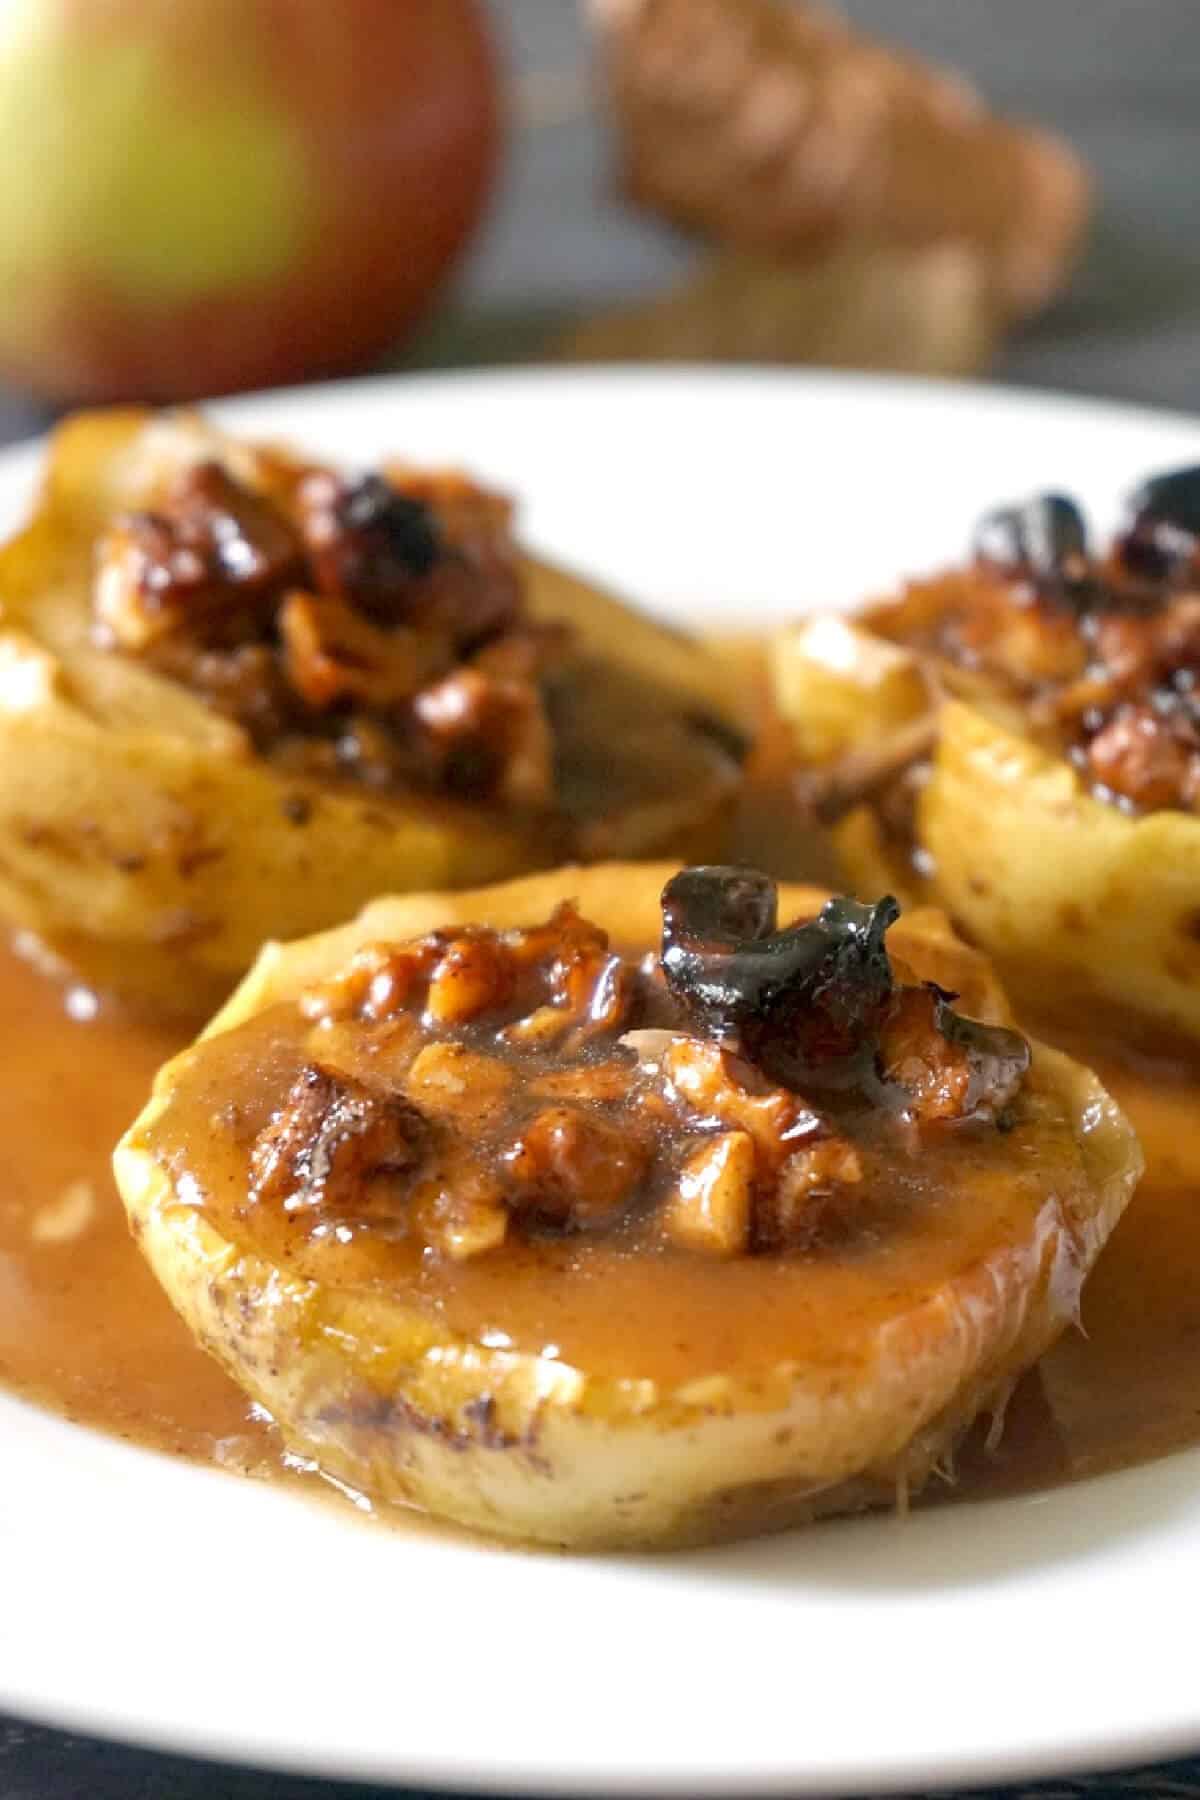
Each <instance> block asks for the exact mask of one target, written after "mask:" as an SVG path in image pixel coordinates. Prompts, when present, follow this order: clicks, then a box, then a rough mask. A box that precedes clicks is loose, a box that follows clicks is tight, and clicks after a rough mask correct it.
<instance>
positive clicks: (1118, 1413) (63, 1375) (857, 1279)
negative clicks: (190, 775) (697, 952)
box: [0, 953, 1200, 1498]
mask: <svg viewBox="0 0 1200 1800" xmlns="http://www.w3.org/2000/svg"><path fill="white" fill-rule="evenodd" d="M0 995H2V998H3V1005H4V1013H5V1018H6V1020H7V1022H8V1031H9V1037H8V1042H9V1044H10V1046H12V1049H11V1051H10V1056H9V1058H8V1066H7V1068H6V1080H5V1083H4V1085H3V1089H2V1090H0V1130H2V1134H3V1137H2V1141H3V1143H4V1145H5V1155H4V1158H3V1160H2V1162H0V1378H2V1379H3V1381H4V1383H5V1385H7V1386H8V1387H9V1388H10V1389H14V1390H16V1391H17V1392H18V1393H21V1394H24V1395H26V1396H28V1397H30V1398H33V1399H36V1400H38V1401H40V1402H41V1403H42V1404H44V1405H47V1406H49V1407H51V1408H53V1409H55V1410H57V1411H60V1412H62V1413H63V1414H65V1415H66V1416H67V1417H69V1418H71V1419H74V1420H77V1421H79V1422H80V1423H83V1424H89V1425H93V1426H97V1427H99V1428H101V1429H103V1430H106V1431H110V1432H113V1433H115V1434H117V1435H120V1436H124V1437H127V1438H131V1439H133V1440H135V1441H137V1442H140V1443H143V1444H147V1445H150V1446H153V1447H154V1448H157V1449H160V1450H166V1451H169V1452H172V1453H176V1454H181V1455H184V1456H188V1457H191V1458H194V1459H196V1460H200V1461H204V1462H213V1463H217V1464H220V1465H222V1466H225V1467H233V1468H238V1469H242V1470H245V1471H249V1472H254V1473H263V1472H268V1471H271V1470H274V1471H277V1472H280V1473H281V1472H282V1470H283V1462H282V1457H281V1455H280V1451H279V1446H278V1443H277V1441H276V1440H275V1438H274V1435H273V1433H272V1432H271V1430H270V1428H269V1427H268V1426H267V1425H265V1424H264V1423H262V1422H261V1421H257V1420H255V1419H253V1418H252V1417H251V1416H250V1413H249V1410H248V1407H247V1403H246V1400H245V1398H244V1397H243V1396H242V1395H241V1393H240V1392H239V1391H238V1390H237V1389H236V1388H235V1387H234V1386H233V1384H232V1383H231V1382H229V1381H228V1380H227V1378H226V1377H225V1376H224V1375H222V1374H221V1372H220V1371H219V1370H218V1369H217V1368H216V1366H215V1365H214V1364H213V1363H212V1362H210V1360H209V1359H208V1358H207V1357H206V1356H205V1355H204V1354H203V1353H202V1352H201V1351H199V1350H198V1349H196V1348H195V1346H194V1345H193V1344H192V1342H191V1341H190V1339H189V1337H188V1335H187V1333H186V1331H185V1330H184V1328H183V1326H182V1325H181V1324H180V1323H179V1322H178V1321H177V1319H176V1318H175V1315H174V1313H173V1312H172V1311H171V1308H170V1306H169V1305H168V1303H167V1301H166V1300H165V1298H164V1297H163V1295H162V1294H161V1292H160V1291H159V1289H158V1287H157V1286H156V1284H155V1283H154V1281H153V1279H152V1278H151V1276H150V1275H149V1273H148V1272H147V1270H146V1269H145V1267H144V1266H143V1263H142V1261H141V1258H140V1256H139V1254H138V1251H137V1249H136V1247H135V1245H134V1244H133V1243H132V1241H131V1240H130V1238H129V1235H128V1231H127V1228H126V1225H125V1221H124V1216H123V1214H122V1211H121V1208H120V1204H119V1202H118V1199H117V1196H116V1192H115V1189H114V1186H113V1183H112V1178H111V1175H110V1173H109V1168H108V1150H109V1146H110V1145H111V1144H112V1143H113V1142H114V1141H115V1139H116V1137H117V1136H118V1134H119V1132H120V1131H121V1130H122V1129H123V1128H124V1126H125V1125H127V1124H128V1122H129V1119H130V1118H131V1117H132V1116H133V1114H134V1113H135V1112H136V1111H137V1109H138V1107H139V1106H140V1105H141V1103H142V1101H143V1100H144V1097H145V1094H146V1092H147V1090H148V1087H149V1084H150V1080H151V1076H152V1074H153V1071H154V1069H155V1068H156V1067H157V1066H158V1065H159V1063H161V1062H162V1061H163V1060H164V1059H165V1058H166V1057H167V1056H168V1055H169V1054H171V1053H172V1052H173V1051H174V1050H176V1049H177V1048H178V1047H179V1043H180V1040H181V1039H182V1038H184V1037H186V1036H190V1035H191V1033H190V1032H188V1031H187V1030H180V1031H176V1032H174V1033H173V1032H171V1031H170V1030H167V1029H164V1028H161V1027H159V1028H150V1027H147V1026H146V1025H144V1024H139V1023H136V1022H134V1021H131V1020H122V1019H119V1018H116V1017H112V1016H106V1015H105V1014H103V1013H101V1014H100V1015H99V1016H97V1017H95V1018H93V1019H90V1020H89V1019H86V1018H85V1019H75V1018H72V1017H71V1016H70V1013H69V1011H68V1009H67V1007H66V1005H65V1004H64V996H63V994H62V992H61V991H60V990H59V989H57V988H56V987H55V986H54V985H53V984H52V983H51V982H50V981H48V980H47V979H46V978H45V977H44V976H42V975H40V974H38V973H36V972H35V971H34V970H32V969H30V968H28V967H27V966H26V965H25V964H24V963H22V962H21V961H19V960H18V959H17V958H15V957H13V956H11V955H8V954H7V953H6V954H4V956H3V957H0ZM84 1010H86V1008H85V1009H84ZM1055 1035H1056V1036H1058V1037H1060V1038H1065V1039H1069V1037H1070V1034H1069V1033H1066V1032H1058V1033H1056V1034H1055ZM1065 1047H1066V1048H1068V1049H1070V1050H1071V1051H1072V1052H1073V1053H1074V1054H1077V1055H1078V1054H1080V1053H1081V1052H1084V1051H1086V1052H1087V1054H1088V1060H1090V1061H1091V1062H1092V1063H1093V1065H1095V1066H1096V1067H1097V1068H1098V1072H1099V1073H1100V1075H1101V1077H1102V1079H1103V1080H1104V1081H1105V1082H1106V1083H1107V1085H1108V1086H1109V1087H1110V1089H1112V1090H1113V1091H1114V1092H1115V1093H1116V1095H1117V1096H1118V1098H1119V1099H1120V1100H1121V1102H1122V1103H1123V1104H1124V1105H1125V1106H1126V1107H1127V1108H1128V1109H1129V1110H1130V1112H1131V1114H1132V1116H1133V1119H1134V1122H1135V1124H1136V1126H1137V1127H1138V1129H1139V1130H1140V1132H1141V1134H1142V1137H1143V1141H1144V1143H1145V1147H1146V1150H1147V1155H1148V1160H1149V1165H1150V1173H1149V1175H1148V1176H1147V1178H1146V1181H1145V1182H1144V1183H1143V1185H1142V1187H1141V1189H1140V1190H1139V1192H1138V1194H1137V1195H1136V1196H1135V1199H1134V1201H1133V1204H1132V1205H1131V1207H1130V1208H1129V1211H1128V1213H1127V1214H1126V1216H1125V1218H1124V1220H1123V1221H1122V1223H1121V1224H1120V1226H1119V1227H1118V1229H1117V1232H1116V1234H1115V1236H1114V1239H1113V1241H1112V1243H1111V1245H1110V1246H1109V1248H1108V1250H1107V1251H1106V1252H1105V1254H1104V1256H1103V1257H1102V1259H1101V1261H1100V1264H1099V1266H1098V1268H1097V1270H1096V1272H1095V1274H1094V1275H1093V1277H1092V1279H1091V1281H1090V1283H1089V1286H1088V1288H1087V1289H1086V1291H1085V1295H1084V1310H1083V1316H1084V1324H1085V1327H1086V1330H1087V1336H1086V1338H1085V1337H1083V1336H1082V1335H1077V1334H1071V1335H1069V1336H1068V1337H1067V1338H1065V1339H1064V1340H1063V1341H1062V1342H1061V1343H1060V1344H1059V1345H1058V1346H1057V1347H1056V1348H1055V1349H1054V1350H1053V1351H1052V1352H1051V1353H1050V1354H1049V1356H1048V1357H1046V1358H1045V1359H1044V1360H1043V1363H1042V1364H1041V1366H1040V1369H1039V1370H1038V1371H1037V1372H1036V1373H1035V1374H1034V1375H1033V1376H1032V1377H1030V1378H1028V1379H1027V1380H1026V1381H1025V1382H1024V1383H1023V1384H1022V1386H1021V1388H1020V1389H1019V1390H1018V1393H1017V1394H1016V1396H1015V1397H1014V1399H1013V1402H1012V1404H1011V1406H1010V1409H1009V1415H1008V1421H1007V1425H1006V1429H1005V1432H1004V1435H1003V1438H1002V1440H1001V1443H1000V1445H999V1448H998V1449H996V1450H995V1451H993V1452H992V1453H991V1454H989V1455H985V1454H984V1453H983V1451H982V1449H981V1447H980V1446H979V1445H978V1444H976V1445H975V1446H974V1447H971V1446H968V1448H967V1449H966V1450H965V1451H964V1453H963V1456H962V1458H961V1462H960V1478H959V1480H958V1482H957V1484H956V1486H955V1487H954V1488H953V1489H946V1490H939V1491H940V1492H941V1493H942V1494H944V1495H945V1497H947V1498H949V1497H970V1496H972V1495H976V1494H979V1493H986V1492H996V1491H1002V1492H1003V1491H1012V1490H1018V1489H1020V1490H1028V1489H1031V1488H1040V1487H1046V1486H1050V1485H1054V1484H1057V1483H1060V1482H1063V1481H1068V1480H1071V1479H1075V1478H1077V1477H1079V1476H1082V1475H1087V1474H1091V1473H1095V1472H1098V1471H1100V1470H1103V1469H1109V1468H1114V1467H1121V1466H1126V1465H1128V1464H1131V1463H1136V1462H1140V1461H1144V1460H1147V1459H1149V1458H1152V1457H1155V1456H1158V1455H1161V1454H1163V1453H1165V1452H1167V1451H1170V1450H1173V1449H1177V1448H1181V1447H1183V1446H1186V1445H1190V1444H1195V1443H1197V1442H1200V1290H1197V1287H1196V1283H1195V1279H1194V1269H1195V1263H1196V1258H1197V1254H1198V1253H1200V1210H1198V1209H1197V1207H1196V1204H1195V1197H1196V1195H1197V1193H1200V1135H1197V1134H1196V1133H1195V1132H1194V1119H1195V1116H1196V1110H1195V1109H1196V1103H1197V1091H1198V1088H1200V1062H1192V1063H1189V1062H1188V1061H1186V1060H1184V1059H1183V1058H1182V1057H1170V1056H1165V1055H1158V1056H1155V1055H1152V1054H1150V1053H1149V1052H1139V1054H1138V1056H1137V1058H1136V1060H1135V1059H1133V1058H1132V1057H1129V1056H1127V1057H1125V1058H1121V1059H1118V1058H1117V1057H1116V1055H1115V1054H1110V1053H1103V1054H1101V1053H1098V1052H1097V1049H1096V1046H1095V1045H1094V1044H1092V1045H1089V1044H1087V1043H1086V1042H1084V1043H1080V1042H1078V1041H1067V1042H1066V1043H1065ZM990 1204H991V1202H989V1205H990ZM993 1217H994V1215H993ZM533 1254H535V1255H536V1254H538V1253H533ZM550 1254H551V1260H552V1261H553V1260H555V1259H558V1260H564V1259H568V1258H570V1257H572V1256H574V1255H575V1252H574V1251H572V1250H571V1248H570V1247H569V1246H566V1245H558V1246H555V1247H554V1248H553V1250H552V1252H551V1253H550ZM608 1254H609V1258H610V1266H608V1267H606V1270H605V1271H604V1279H603V1281H602V1282H601V1283H600V1285H601V1287H602V1289H603V1303H602V1305H599V1306H597V1307H596V1308H594V1309H589V1310H590V1311H591V1320H592V1322H591V1328H590V1342H589V1343H588V1344H587V1345H586V1346H585V1345H583V1344H582V1343H581V1342H580V1341H579V1334H580V1332H581V1330H582V1329H583V1327H582V1326H581V1324H580V1320H579V1318H578V1317H577V1316H576V1315H575V1314H574V1313H573V1312H571V1311H569V1309H567V1308H565V1307H564V1306H563V1305H562V1304H561V1301H560V1300H559V1299H557V1298H556V1297H555V1293H554V1290H553V1288H552V1287H551V1286H549V1285H547V1284H541V1288H540V1293H538V1292H532V1291H531V1294H530V1297H529V1298H528V1300H527V1302H526V1304H525V1306H524V1309H523V1311H522V1313H521V1315H520V1316H514V1314H513V1313H512V1311H511V1309H510V1308H506V1323H507V1325H508V1328H509V1330H510V1332H512V1331H514V1330H515V1331H517V1332H518V1333H519V1334H520V1336H521V1337H522V1339H523V1340H524V1341H526V1342H530V1343H532V1342H534V1341H536V1342H538V1343H539V1344H540V1345H545V1344H546V1343H548V1342H551V1341H559V1342H560V1350H561V1352H562V1354H563V1355H564V1356H568V1355H570V1354H571V1352H572V1350H576V1349H584V1348H586V1349H587V1350H588V1352H589V1354H591V1355H592V1356H593V1357H599V1358H602V1359H603V1360H604V1361H605V1362H606V1363H608V1365H609V1366H611V1367H613V1368H614V1369H615V1368H618V1367H620V1366H621V1362H622V1358H623V1357H624V1356H625V1355H626V1351H625V1349H624V1347H623V1346H624V1345H626V1344H627V1343H628V1338H629V1330H628V1326H629V1321H630V1320H631V1319H632V1318H634V1317H635V1316H637V1317H641V1318H644V1317H645V1316H646V1313H647V1311H648V1310H653V1312H654V1315H655V1317H656V1318H657V1320H658V1326H657V1330H656V1333H655V1340H656V1343H657V1346H658V1347H657V1350H656V1352H655V1354H656V1357H657V1358H658V1359H659V1363H660V1368H661V1372H662V1373H663V1374H668V1373H670V1372H672V1371H673V1370H674V1369H677V1368H679V1369H681V1368H682V1367H683V1366H684V1365H685V1364H686V1363H688V1362H689V1361H690V1358H691V1357H693V1356H694V1355H695V1341H694V1340H695V1334H696V1333H697V1332H700V1331H702V1332H703V1333H704V1336H705V1338H706V1340H707V1342H706V1346H705V1348H706V1353H708V1354H711V1355H712V1357H713V1360H714V1361H717V1360H720V1361H727V1360H730V1359H732V1358H736V1356H737V1355H738V1354H739V1348H740V1353H742V1354H744V1353H745V1346H746V1345H747V1342H748V1341H749V1340H750V1337H751V1331H752V1334H753V1338H754V1339H756V1340H757V1344H758V1347H760V1348H761V1345H762V1342H763V1339H764V1337H768V1338H769V1337H772V1336H775V1335H776V1334H779V1335H780V1341H782V1333H783V1331H784V1309H785V1307H786V1295H785V1289H786V1287H787V1285H788V1281H789V1277H788V1275H787V1272H786V1268H785V1267H784V1266H782V1265H781V1267H780V1269H779V1272H778V1276H777V1285H778V1294H777V1296H773V1297H772V1300H771V1301H770V1302H769V1303H768V1304H767V1305H765V1306H764V1305H763V1304H762V1293H761V1284H757V1283H756V1288H757V1293H756V1299H755V1302H754V1305H753V1306H751V1304H750V1298H749V1295H748V1294H743V1293H742V1292H741V1289H742V1286H743V1285H745V1284H748V1283H749V1281H750V1278H751V1277H753V1276H755V1274H756V1269H755V1266H754V1265H753V1264H748V1265H746V1267H745V1269H744V1271H743V1270H739V1269H738V1268H737V1267H732V1268H731V1267H727V1266H726V1267H723V1268H722V1269H721V1270H719V1271H718V1270H715V1269H711V1268H706V1267H705V1266H704V1265H703V1264H700V1265H688V1269H689V1271H690V1272H688V1273H686V1274H685V1275H684V1279H683V1281H682V1284H681V1285H680V1286H679V1287H672V1290H671V1296H670V1304H669V1305H667V1306H664V1284H663V1283H662V1282H661V1280H658V1281H656V1280H655V1276H654V1269H655V1265H654V1264H650V1265H648V1264H647V1263H646V1262H644V1261H642V1260H640V1259H634V1258H629V1259H626V1260H625V1261H624V1262H622V1259H621V1256H620V1253H619V1250H616V1249H614V1250H613V1251H612V1252H610V1253H608ZM896 1254H897V1256H898V1257H900V1256H901V1252H900V1251H899V1250H897V1253H896ZM905 1254H908V1252H905ZM684 1268H685V1264H684V1262H683V1260H682V1259H679V1260H678V1261H676V1262H675V1264H674V1267H673V1271H672V1273H673V1275H674V1276H679V1275H680V1274H681V1272H683V1270H684ZM662 1272H663V1271H662V1269H661V1265H658V1266H657V1274H658V1276H659V1277H661V1274H662ZM583 1273H584V1276H585V1278H584V1281H583V1287H584V1288H586V1286H587V1277H586V1272H583ZM598 1273H599V1272H598V1271H593V1275H596V1274H598ZM907 1273H908V1271H906V1270H905V1268H904V1267H903V1266H902V1258H901V1261H898V1262H897V1263H896V1266H895V1267H894V1268H892V1269H891V1274H892V1275H893V1276H894V1277H895V1278H896V1279H904V1278H905V1277H906V1274H907ZM730 1277H732V1278H733V1280H732V1282H731V1283H730V1285H729V1286H728V1287H723V1285H722V1282H723V1281H728V1279H729V1278H730ZM492 1279H493V1277H492V1276H491V1275H490V1274H489V1273H488V1271H487V1268H486V1259H481V1261H480V1263H479V1264H478V1265H477V1266H476V1268H475V1269H471V1268H470V1266H469V1265H468V1266H466V1267H465V1268H462V1269H459V1270H456V1271H454V1272H453V1273H452V1274H451V1275H449V1276H448V1277H446V1278H445V1279H443V1280H442V1281H441V1283H440V1286H439V1287H438V1288H437V1291H436V1292H435V1291H429V1292H428V1295H427V1298H428V1303H429V1304H430V1305H431V1306H433V1307H436V1308H445V1309H446V1310H447V1311H448V1312H450V1313H455V1312H457V1311H458V1310H459V1309H460V1308H462V1309H464V1315H463V1316H465V1312H466V1311H467V1310H470V1309H473V1308H475V1307H477V1306H479V1305H480V1304H484V1305H486V1304H487V1303H488V1302H489V1300H490V1299H492V1298H493V1297H492V1296H489V1294H488V1293H487V1292H486V1288H487V1284H488V1283H489V1282H490V1281H491V1280H492ZM843 1280H844V1282H845V1283H846V1285H847V1288H848V1289H849V1288H853V1289H854V1295H853V1296H851V1295H850V1293H849V1292H848V1293H847V1296H846V1297H847V1298H848V1299H849V1298H855V1299H856V1300H857V1302H858V1303H860V1304H861V1303H864V1300H865V1298H866V1296H867V1286H868V1285H869V1284H866V1285H864V1273H863V1270H862V1269H859V1270H857V1271H856V1270H855V1268H854V1266H853V1264H852V1263H848V1264H847V1266H846V1273H845V1275H844V1277H843ZM614 1281H615V1283H616V1286H615V1287H614V1285H613V1283H614ZM572 1286H573V1288H575V1291H576V1294H578V1292H579V1291H580V1289H579V1287H578V1286H577V1285H576V1281H575V1280H573V1282H572ZM776 1298H777V1301H778V1305H776V1304H775V1299H776ZM789 1329H790V1328H789ZM934 1497H936V1495H935V1496H934Z"/></svg>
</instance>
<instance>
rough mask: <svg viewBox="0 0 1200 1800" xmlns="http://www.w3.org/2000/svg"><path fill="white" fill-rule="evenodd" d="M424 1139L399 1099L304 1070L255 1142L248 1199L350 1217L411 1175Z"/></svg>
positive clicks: (417, 1120)
mask: <svg viewBox="0 0 1200 1800" xmlns="http://www.w3.org/2000/svg"><path fill="white" fill-rule="evenodd" d="M425 1141H426V1139H425V1126H424V1121H423V1120H422V1119H421V1117H420V1115H419V1114H418V1113H417V1112H415V1111H414V1109H413V1108H412V1107H411V1106H410V1105H409V1104H408V1103H407V1102H406V1101H405V1100H404V1099H402V1098H400V1097H399V1096H387V1097H384V1096H381V1095H379V1094H376V1093H372V1092H370V1091H368V1089H366V1088H364V1087H362V1086H361V1085H359V1084H358V1083H355V1082H351V1081H349V1080H347V1079H345V1078H344V1077H341V1076H338V1077H335V1076H333V1075H330V1074H328V1073H327V1072H326V1071H325V1070H323V1069H319V1068H317V1067H316V1066H315V1065H312V1064H310V1065H309V1066H308V1067H306V1068H304V1069H302V1070H301V1072H300V1074H299V1075H298V1076H297V1077H296V1080H295V1081H294V1083H293V1084H292V1087H291V1090H290V1091H289V1093H288V1096H287V1099H286V1100H285V1101H284V1104H283V1106H282V1107H280V1109H279V1110H278V1112H276V1113H275V1115H274V1116H273V1118H272V1119H271V1121H270V1123H269V1124H268V1125H267V1126H266V1127H265V1129H264V1130H263V1131H262V1132H260V1134H259V1136H258V1138H257V1140H256V1142H255V1144H254V1148H253V1150H252V1151H251V1154H250V1172H251V1187H250V1198H251V1200H252V1201H253V1202H257V1203H263V1202H265V1203H268V1204H276V1205H282V1206H283V1208H284V1209H285V1211H288V1212H296V1211H299V1210H301V1209H305V1210H308V1209H326V1208H327V1209H330V1210H332V1211H333V1212H334V1213H336V1214H339V1215H342V1216H348V1217H353V1216H354V1215H355V1214H358V1213H360V1212H362V1211H366V1210H369V1209H370V1206H371V1202H372V1200H375V1199H377V1198H378V1197H379V1189H380V1187H381V1185H385V1184H386V1185H387V1186H388V1187H389V1188H390V1189H392V1190H395V1189H396V1181H395V1178H396V1177H398V1176H401V1175H405V1176H411V1174H412V1172H413V1171H414V1170H415V1169H416V1168H417V1166H418V1165H419V1163H420V1161H421V1158H422V1155H423V1152H424V1147H425ZM401 1197H402V1194H399V1193H397V1194H396V1198H397V1199H399V1198H401Z"/></svg>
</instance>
